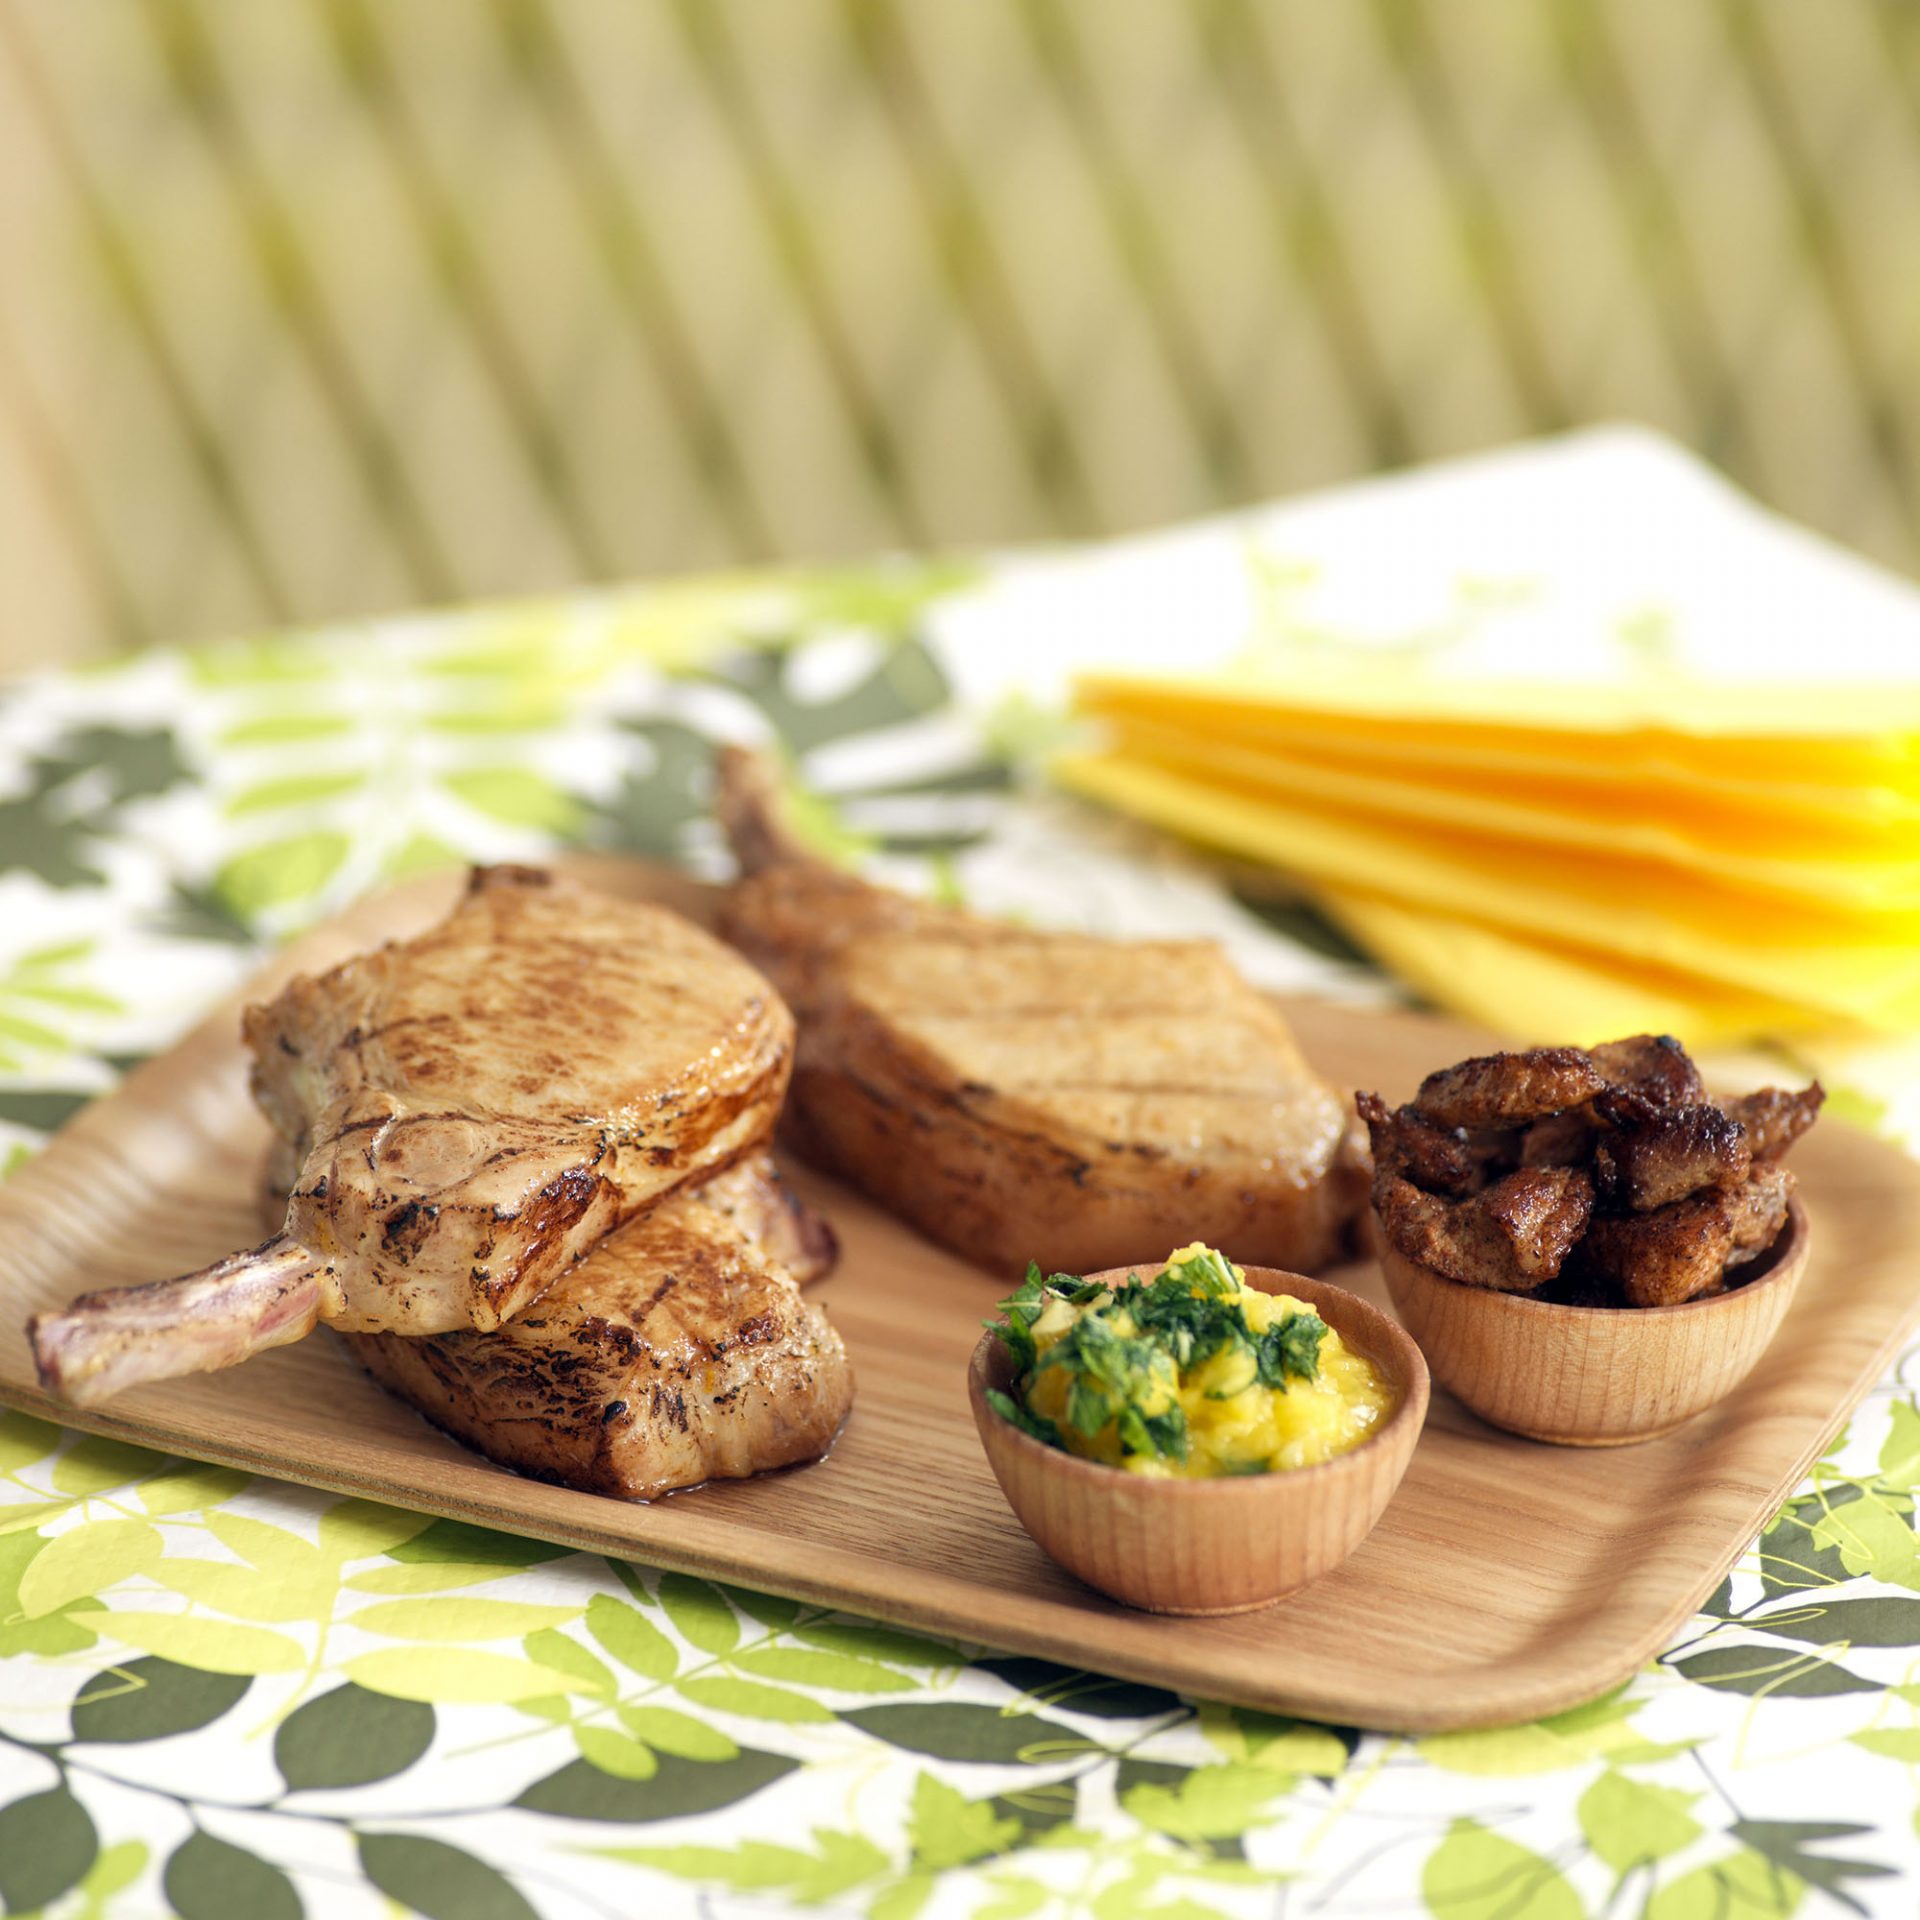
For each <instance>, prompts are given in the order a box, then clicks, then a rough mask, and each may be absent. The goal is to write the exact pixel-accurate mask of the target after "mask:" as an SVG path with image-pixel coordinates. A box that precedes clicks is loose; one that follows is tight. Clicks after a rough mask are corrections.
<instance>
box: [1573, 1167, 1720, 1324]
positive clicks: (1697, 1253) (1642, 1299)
mask: <svg viewBox="0 0 1920 1920" xmlns="http://www.w3.org/2000/svg"><path fill="white" fill-rule="evenodd" d="M1585 1251H1586V1257H1587V1258H1588V1259H1589V1260H1590V1261H1591V1262H1592V1263H1593V1264H1594V1266H1595V1267H1596V1268H1597V1269H1598V1270H1599V1271H1600V1272H1601V1273H1603V1274H1604V1275H1606V1276H1607V1277H1608V1278H1609V1279H1611V1280H1613V1281H1615V1282H1616V1283H1617V1284H1618V1285H1619V1287H1620V1290H1621V1291H1622V1292H1623V1293H1624V1294H1625V1295H1626V1296H1627V1302H1628V1304H1629V1305H1630V1306H1635V1307H1677V1306H1679V1305H1680V1304H1681V1303H1682V1302H1683V1301H1687V1300H1697V1299H1699V1298H1700V1297H1701V1295H1703V1294H1707V1293H1712V1292H1714V1291H1716V1290H1717V1289H1718V1288H1719V1287H1720V1285H1721V1284H1722V1282H1723V1280H1724V1278H1725V1275H1726V1270H1727V1258H1728V1256H1729V1254H1730V1253H1731V1252H1732V1251H1733V1224H1732V1221H1731V1219H1730V1217H1729V1210H1728V1207H1727V1204H1726V1202H1725V1201H1724V1200H1722V1199H1721V1198H1720V1197H1719V1195H1717V1194H1695V1195H1693V1196H1692V1198H1690V1199H1686V1200H1676V1201H1674V1202H1673V1204H1672V1205H1671V1206H1665V1207H1656V1208H1655V1209H1654V1210H1653V1211H1652V1212H1651V1213H1636V1214H1632V1215H1629V1216H1628V1217H1627V1218H1625V1219H1605V1218H1602V1219H1597V1220H1595V1221H1594V1222H1593V1224H1592V1225H1591V1226H1590V1227H1589V1228H1588V1229H1587V1237H1586V1242H1585Z"/></svg>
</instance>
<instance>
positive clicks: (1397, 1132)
mask: <svg viewBox="0 0 1920 1920" xmlns="http://www.w3.org/2000/svg"><path fill="white" fill-rule="evenodd" d="M1354 1104H1355V1106H1356V1107H1357V1108H1358V1109H1359V1113H1360V1118H1361V1119H1362V1120H1364V1121H1365V1122H1366V1123H1367V1132H1368V1134H1369V1135H1370V1136H1371V1137H1372V1140H1373V1164H1374V1166H1375V1167H1376V1168H1378V1169H1380V1170H1381V1171H1383V1172H1386V1173H1397V1174H1400V1175H1401V1176H1402V1177H1403V1178H1405V1179H1408V1180H1411V1181H1412V1182H1413V1184H1414V1185H1415V1186H1416V1187H1421V1188H1424V1189H1425V1190H1426V1191H1427V1192H1428V1193H1445V1194H1453V1195H1456V1196H1457V1195H1460V1194H1467V1193H1473V1192H1475V1191H1476V1190H1477V1189H1479V1188H1480V1187H1483V1186H1484V1185H1485V1184H1486V1170H1485V1168H1484V1167H1483V1166H1482V1164H1481V1161H1480V1157H1479V1156H1478V1155H1477V1154H1476V1153H1475V1152H1474V1151H1473V1149H1472V1147H1470V1146H1469V1145H1468V1143H1467V1140H1466V1137H1465V1135H1463V1134H1462V1133H1460V1132H1459V1131H1458V1129H1456V1128H1453V1127H1436V1126H1435V1125H1434V1124H1433V1122H1432V1121H1431V1120H1423V1119H1422V1118H1421V1117H1420V1115H1419V1114H1417V1113H1415V1112H1414V1110H1413V1109H1412V1108H1411V1107H1401V1108H1400V1109H1399V1110H1398V1111H1397V1112H1392V1111H1389V1109H1388V1107H1387V1103H1386V1102H1385V1101H1384V1100H1382V1099H1381V1098H1380V1096H1379V1095H1378V1094H1377V1093H1362V1094H1358V1095H1356V1096H1355V1100H1354Z"/></svg>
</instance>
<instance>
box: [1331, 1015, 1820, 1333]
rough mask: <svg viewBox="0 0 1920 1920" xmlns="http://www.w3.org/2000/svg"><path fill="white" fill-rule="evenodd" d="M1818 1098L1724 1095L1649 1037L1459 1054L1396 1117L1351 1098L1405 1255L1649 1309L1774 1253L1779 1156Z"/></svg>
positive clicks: (1681, 1051) (1785, 1200) (1492, 1278)
mask: <svg viewBox="0 0 1920 1920" xmlns="http://www.w3.org/2000/svg"><path fill="white" fill-rule="evenodd" d="M1823 1098H1824V1095H1823V1094H1822V1093H1821V1090H1820V1086H1819V1083H1818V1082H1815V1084H1814V1085H1812V1086H1810V1087H1808V1088H1806V1089H1805V1090H1804V1091H1802V1092H1798V1093H1790V1092H1784V1091H1782V1090H1781V1089H1779V1088H1777V1087H1769V1088H1766V1089H1764V1090H1762V1091H1761V1092H1759V1093H1753V1094H1749V1095H1747V1097H1746V1098H1745V1099H1743V1100H1736V1101H1732V1102H1730V1103H1728V1104H1726V1105H1724V1106H1723V1105H1720V1104H1718V1103H1716V1102H1714V1101H1711V1100H1709V1099H1708V1097H1707V1095H1706V1092H1705V1089H1704V1087H1703V1084H1702V1082H1701V1079H1700V1073H1699V1070H1698V1069H1697V1068H1696V1067H1695V1066H1694V1064H1693V1062H1692V1060H1691V1059H1689V1058H1688V1056H1687V1051H1686V1049H1685V1048H1684V1047H1682V1046H1681V1044H1680V1043H1679V1041H1677V1040H1675V1039H1674V1038H1673V1037H1672V1036H1671V1035H1669V1034H1657V1033H1640V1034H1634V1035H1633V1036H1631V1037H1630V1038H1628V1039H1625V1040H1612V1041H1608V1042H1607V1043H1606V1044H1605V1045H1603V1046H1598V1047H1594V1048H1592V1049H1591V1050H1590V1051H1588V1052H1582V1051H1580V1050H1579V1049H1578V1048H1574V1047H1536V1048H1534V1049H1533V1050H1532V1051H1530V1052H1525V1053H1495V1054H1488V1055H1485V1056H1483V1057H1482V1058H1479V1059H1475V1060H1463V1061H1462V1062H1461V1063H1460V1064H1459V1065H1458V1066H1455V1067H1447V1068H1443V1069H1442V1070H1441V1071H1439V1072H1438V1073H1431V1074H1429V1075H1428V1076H1427V1078H1426V1079H1425V1081H1423V1082H1422V1084H1421V1087H1420V1091H1419V1093H1418V1094H1417V1095H1415V1097H1414V1101H1413V1104H1412V1105H1411V1106H1407V1107H1402V1108H1400V1109H1399V1111H1398V1112H1397V1113H1396V1112H1390V1111H1389V1110H1388V1108H1387V1105H1386V1103H1385V1102H1384V1101H1383V1100H1381V1099H1380V1098H1379V1097H1378V1096H1377V1095H1375V1094H1361V1095H1359V1096H1358V1100H1357V1104H1358V1107H1359V1111H1360V1115H1361V1118H1362V1119H1364V1120H1365V1121H1366V1122H1367V1125H1368V1127H1369V1129H1370V1130H1371V1132H1372V1134H1373V1151H1374V1163H1375V1167H1376V1177H1375V1181H1374V1207H1375V1211H1376V1212H1377V1214H1378V1216H1379V1223H1380V1228H1381V1231H1382V1233H1383V1234H1384V1235H1385V1236H1386V1238H1387V1239H1388V1240H1389V1241H1390V1242H1391V1243H1392V1244H1393V1245H1394V1246H1395V1247H1396V1248H1397V1249H1398V1250H1399V1251H1400V1252H1401V1253H1402V1254H1404V1255H1405V1256H1406V1257H1407V1258H1408V1259H1410V1260H1418V1261H1420V1262H1422V1263H1423V1264H1425V1265H1427V1266H1429V1267H1432V1268H1433V1269H1434V1271H1435V1272H1437V1273H1442V1274H1445V1275H1446V1276H1447V1277H1448V1278H1449V1279H1453V1280H1458V1281H1462V1282H1464V1283H1465V1284H1467V1285H1470V1286H1480V1287H1490V1288H1496V1289H1499V1290H1501V1291H1503V1292H1529V1293H1530V1292H1535V1291H1541V1290H1543V1289H1544V1290H1545V1293H1546V1297H1547V1298H1549V1299H1552V1300H1555V1301H1559V1302H1561V1303H1563V1304H1567V1305H1575V1306H1593V1307H1600V1306H1616V1307H1617V1306H1622V1305H1625V1306H1635V1307H1655V1306H1674V1305H1677V1304H1679V1303H1680V1302H1682V1301H1686V1300H1697V1299H1700V1298H1701V1297H1702V1296H1704V1295H1706V1294H1709V1293H1714V1292H1719V1291H1722V1290H1724V1289H1725V1288H1726V1287H1727V1286H1728V1285H1729V1284H1733V1285H1737V1284H1739V1283H1740V1281H1742V1280H1745V1279H1746V1278H1748V1277H1749V1275H1748V1274H1747V1273H1745V1272H1741V1271H1740V1269H1742V1268H1743V1267H1747V1266H1749V1265H1750V1263H1752V1262H1754V1261H1756V1260H1759V1259H1760V1258H1761V1257H1762V1256H1763V1255H1765V1254H1766V1253H1768V1252H1769V1251H1770V1250H1771V1249H1772V1248H1773V1247H1774V1245H1775V1244H1776V1243H1777V1241H1778V1240H1779V1238H1780V1233H1781V1230H1782V1228H1783V1227H1784V1226H1785V1224H1786V1221H1787V1216H1788V1207H1789V1202H1790V1199H1791V1196H1792V1193H1793V1176H1792V1175H1791V1174H1789V1173H1787V1172H1786V1171H1785V1169H1784V1168H1782V1167H1780V1166H1779V1165H1777V1164H1776V1163H1777V1161H1778V1160H1779V1157H1780V1156H1781V1155H1782V1154H1783V1153H1785V1152H1786V1150H1787V1149H1788V1147H1790V1146H1791V1145H1792V1144H1793V1142H1794V1141H1796V1140H1797V1139H1799V1137H1800V1136H1801V1135H1802V1134H1803V1133H1805V1132H1806V1130H1807V1128H1808V1127H1810V1126H1811V1125H1812V1124H1813V1121H1814V1116H1815V1115H1816V1114H1818V1113H1819V1111H1820V1104H1821V1101H1822V1099H1823ZM1729 1269H1732V1270H1733V1272H1734V1278H1733V1279H1732V1280H1731V1281H1729V1278H1728V1275H1729Z"/></svg>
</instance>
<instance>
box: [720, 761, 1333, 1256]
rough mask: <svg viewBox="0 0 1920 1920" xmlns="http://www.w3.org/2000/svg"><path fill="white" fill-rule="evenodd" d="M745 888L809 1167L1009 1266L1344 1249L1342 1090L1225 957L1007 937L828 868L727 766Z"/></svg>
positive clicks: (724, 777) (728, 924)
mask: <svg viewBox="0 0 1920 1920" xmlns="http://www.w3.org/2000/svg"><path fill="white" fill-rule="evenodd" d="M719 773H720V793H719V811H720V815H721V819H722V822H723V824H724V825H725V826H726V828H727V831H728V834H729V837H730V838H731V840H732V842H733V845H734V849H735V851H736V853H737V854H738V855H739V857H740V860H741V864H742V867H743V869H744V870H745V871H744V873H743V877H742V878H741V880H740V881H739V882H738V883H737V884H736V885H735V886H734V887H733V888H732V890H731V891H730V893H729V895H728V897H727V900H726V902H725V905H724V907H723V910H722V921H721V925H722V930H723V931H724V932H725V933H726V935H727V937H728V938H729V939H731V940H732V941H734V942H735V944H736V945H738V946H739V947H740V948H741V949H742V950H743V951H744V952H745V953H746V954H747V955H748V957H749V958H750V959H752V960H753V961H754V962H755V963H756V964H757V965H758V966H760V967H762V968H763V969H764V970H765V971H766V972H767V973H768V974H769V975H770V976H771V977H772V979H773V980H774V982H775V984H776V985H777V986H778V987H779V988H780V990H781V992H782V993H783V994H784V995H785V996H786V998H787V999H788V1000H789V1002H790V1003H791V1004H792V1006H793V1007H794V1010H795V1012H796V1014H797V1015H798V1017H799V1024H800V1037H799V1042H798V1052H797V1060H796V1066H795V1071H794V1082H793V1097H792V1100H791V1103H790V1105H789V1108H788V1123H789V1127H790V1131H791V1135H792V1138H793V1140H794V1143H795V1144H796V1145H797V1146H798V1147H799V1148H800V1150H801V1151H802V1152H803V1153H805V1154H806V1155H807V1156H808V1157H809V1158H811V1159H813V1160H814V1161H815V1162H817V1163H818V1164H820V1165H822V1166H824V1167H826V1168H828V1169H829V1170H831V1171H833V1172H836V1173H838V1174H841V1175H842V1176H844V1177H846V1178H848V1179H850V1180H852V1181H853V1182H855V1183H856V1184H858V1185H859V1186H861V1187H863V1188H865V1189H866V1191H867V1192H869V1193H871V1194H872V1195H874V1196H875V1197H876V1198H877V1199H878V1200H880V1201H881V1202H882V1203H883V1204H884V1205H886V1206H888V1207H889V1208H891V1209H892V1210H893V1211H894V1212H896V1213H899V1214H901V1215H902V1216H903V1217H905V1218H906V1219H907V1220H909V1221H911V1222H912V1223H913V1224H914V1225H915V1226H917V1227H918V1228H919V1229H920V1230H921V1231H922V1232H924V1233H925V1234H927V1235H928V1236H929V1237H930V1238H932V1239H935V1240H939V1241H943V1242H944V1243H946V1244H947V1245H949V1246H952V1247H954V1248H956V1249H957V1250H958V1251H959V1252H961V1253H962V1254H964V1255H966V1256H967V1257H968V1258H969V1259H972V1260H974V1261H977V1262H978V1263H980V1264H981V1265H983V1266H989V1267H994V1268H998V1269H1000V1270H1002V1271H1005V1270H1008V1269H1010V1268H1011V1269H1015V1270H1017V1269H1018V1268H1020V1267H1022V1266H1024V1265H1025V1263H1026V1261H1027V1260H1028V1259H1029V1258H1032V1259H1037V1260H1039V1261H1040V1262H1041V1263H1042V1265H1043V1266H1047V1267H1050V1268H1054V1269H1059V1270H1064V1271H1072V1272H1088V1271H1092V1270H1094V1269H1097V1268H1101V1267H1107V1266H1117V1265H1124V1264H1126V1263H1127V1262H1129V1261H1137V1260H1142V1259H1146V1258H1148V1257H1149V1256H1153V1257H1157V1256H1158V1254H1159V1253H1160V1252H1161V1251H1163V1249H1162V1248H1161V1247H1160V1242H1161V1241H1162V1240H1163V1239H1164V1238H1165V1235H1166V1223H1167V1221H1168V1220H1169V1219H1170V1218H1176V1217H1177V1218H1178V1219H1179V1220H1180V1221H1181V1222H1182V1223H1183V1226H1182V1231H1189V1230H1190V1231H1192V1232H1193V1233H1195V1234H1198V1235H1200V1236H1201V1237H1203V1238H1206V1239H1209V1240H1211V1241H1213V1242H1215V1243H1216V1244H1220V1245H1227V1246H1231V1247H1233V1248H1234V1250H1235V1253H1236V1256H1237V1257H1238V1258H1241V1259H1244V1260H1250V1261H1256V1262H1261V1263H1266V1264H1272V1265H1276V1266H1283V1267H1290V1268H1294V1269H1311V1268H1313V1267H1316V1266H1321V1265H1324V1264H1325V1263H1326V1262H1327V1261H1328V1260H1329V1259H1330V1258H1331V1257H1332V1256H1333V1255H1334V1254H1335V1253H1336V1252H1337V1251H1338V1250H1339V1248H1340V1246H1341V1245H1342V1243H1343V1240H1344V1237H1345V1232H1346V1229H1347V1227H1348V1225H1349V1223H1350V1221H1351V1219H1352V1216H1353V1214H1354V1212H1355V1211H1356V1210H1357V1208H1358V1206H1359V1204H1360V1201H1361V1198H1362V1196H1363V1192H1364V1179H1365V1176H1364V1170H1363V1168H1362V1167H1361V1165H1360V1160H1359V1155H1358V1153H1357V1149H1356V1143H1355V1138H1354V1135H1353V1133H1352V1130H1351V1128H1350V1123H1349V1121H1348V1119H1347V1116H1346V1115H1345V1114H1344V1112H1343V1111H1342V1108H1341V1103H1340V1101H1339V1099H1338V1097H1337V1096H1336V1095H1335V1094H1334V1093H1333V1091H1332V1089H1331V1088H1329V1087H1328V1086H1326V1084H1325V1083H1324V1082H1323V1081H1321V1080H1320V1079H1319V1078H1318V1077H1317V1076H1316V1075H1315V1074H1314V1073H1312V1071H1311V1070H1310V1069H1309V1068H1308V1067H1307V1065H1306V1063H1305V1061H1304V1060H1303V1059H1302V1058H1301V1056H1300V1053H1299V1049H1298V1048H1297V1046H1296V1045H1295V1043H1294V1040H1293V1036H1292V1034H1291V1033H1290V1032H1289V1030H1288V1029H1287V1026H1286V1024H1285V1022H1284V1021H1283V1020H1281V1018H1280V1017H1279V1015H1278V1014H1277V1013H1276V1012H1275V1011H1274V1009H1273V1008H1272V1006H1271V1005H1270V1004H1269V1003H1268V1002H1267V1001H1266V999H1265V998H1264V997H1263V996H1261V995H1260V994H1258V993H1257V992H1255V991H1254V989H1253V988H1252V987H1250V986H1249V985H1248V984H1247V983H1246V982H1245V981H1244V980H1243V979H1242V978H1241V977H1240V976H1239V974H1237V973H1236V972H1235V971H1234V969H1233V968H1232V967H1231V966H1230V965H1229V964H1228V962H1227V961H1226V959H1225V958H1224V957H1223V956H1222V955H1221V954H1220V953H1219V952H1218V950H1217V949H1215V948H1214V947H1212V946H1210V945H1203V944H1199V943H1194V942H1175V941H1138V942H1122V941H1111V940H1100V939H1095V938H1092V937H1089V936H1083V935H1077V934H1053V933H1041V932H1034V931H1031V930H1027V929H1023V928H1018V927H1011V926H1004V925H996V924H994V923H991V922H987V921H982V920H978V919H975V918H973V917H971V916H969V915H967V914H964V913H960V912H957V911H954V910H951V909H947V908H941V907H935V906H930V905H926V904H923V903H920V902H916V901H911V900H907V899H904V898H902V897H901V896H899V895H896V894H892V893H889V892H887V891H885V890H884V889H881V888H877V887H873V886H870V885H868V884H867V883H865V882H864V881H861V880H858V879H855V878H853V877H851V876H849V875H847V874H844V873H841V872H838V871H836V870H835V869H833V868H831V867H828V866H827V865H825V864H824V863H823V862H821V861H819V860H818V859H816V858H815V857H814V856H812V855H811V854H810V853H808V852H807V851H806V850H805V849H803V848H802V847H800V846H799V845H798V844H797V843H796V842H795V841H794V840H793V838H792V837H791V835H790V834H789V833H788V832H787V830H786V829H785V827H784V825H783V823H782V821H781V818H780V811H779V806H778V802H777V796H776V794H775V791H774V788H773V783H772V781H771V778H770V776H769V773H768V770H767V768H766V766H765V764H764V763H763V762H761V761H759V760H757V759H756V758H754V757H753V756H751V755H747V754H743V753H740V752H738V751H732V750H729V751H723V753H722V756H721V759H720V762H719Z"/></svg>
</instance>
